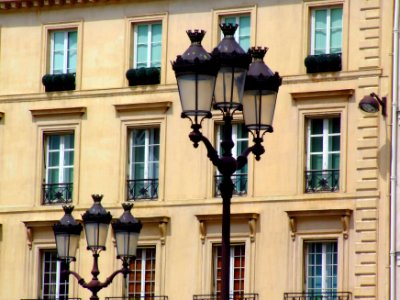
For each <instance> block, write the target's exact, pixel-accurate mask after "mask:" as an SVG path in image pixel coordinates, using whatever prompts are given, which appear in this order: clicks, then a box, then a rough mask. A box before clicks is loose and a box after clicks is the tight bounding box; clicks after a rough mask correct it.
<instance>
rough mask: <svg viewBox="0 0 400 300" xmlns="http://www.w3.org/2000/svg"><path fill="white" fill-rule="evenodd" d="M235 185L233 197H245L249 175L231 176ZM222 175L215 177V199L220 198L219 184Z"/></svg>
mask: <svg viewBox="0 0 400 300" xmlns="http://www.w3.org/2000/svg"><path fill="white" fill-rule="evenodd" d="M231 178H232V182H233V185H234V189H233V196H244V195H246V194H247V173H238V174H233V175H232V176H231ZM221 181H222V175H215V197H220V196H221V192H220V191H219V184H220V183H221Z"/></svg>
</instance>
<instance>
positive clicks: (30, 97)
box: [0, 84, 178, 104]
mask: <svg viewBox="0 0 400 300" xmlns="http://www.w3.org/2000/svg"><path fill="white" fill-rule="evenodd" d="M177 91H178V87H177V85H176V84H168V85H160V86H157V88H154V89H146V88H129V87H127V88H112V89H96V90H80V91H72V92H71V91H68V92H50V93H32V94H14V95H0V104H2V103H15V102H36V101H56V100H81V99H90V98H93V99H95V98H105V97H127V96H137V95H144V94H145V95H157V94H164V93H173V92H177ZM155 98H156V97H155Z"/></svg>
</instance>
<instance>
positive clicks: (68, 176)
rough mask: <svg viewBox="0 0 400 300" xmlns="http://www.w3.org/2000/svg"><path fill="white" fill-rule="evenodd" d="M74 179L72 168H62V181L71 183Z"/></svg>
mask: <svg viewBox="0 0 400 300" xmlns="http://www.w3.org/2000/svg"><path fill="white" fill-rule="evenodd" d="M73 181H74V169H73V168H66V169H64V182H63V183H71V182H73Z"/></svg>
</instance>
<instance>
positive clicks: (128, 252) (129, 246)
mask: <svg viewBox="0 0 400 300" xmlns="http://www.w3.org/2000/svg"><path fill="white" fill-rule="evenodd" d="M115 240H116V243H117V255H118V256H119V257H133V256H136V249H137V244H138V240H139V233H137V232H126V231H118V232H115Z"/></svg>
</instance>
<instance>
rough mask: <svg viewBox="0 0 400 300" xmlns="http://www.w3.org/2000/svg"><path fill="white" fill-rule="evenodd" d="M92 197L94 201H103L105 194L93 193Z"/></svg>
mask: <svg viewBox="0 0 400 300" xmlns="http://www.w3.org/2000/svg"><path fill="white" fill-rule="evenodd" d="M92 199H93V201H94V202H101V200H102V199H103V195H99V194H93V195H92Z"/></svg>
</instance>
